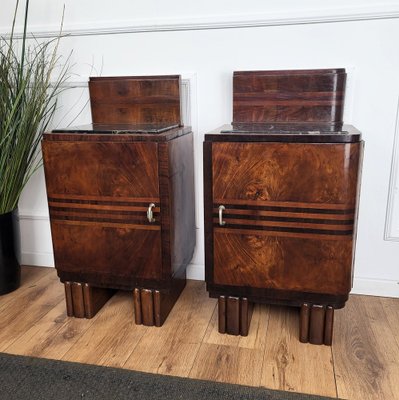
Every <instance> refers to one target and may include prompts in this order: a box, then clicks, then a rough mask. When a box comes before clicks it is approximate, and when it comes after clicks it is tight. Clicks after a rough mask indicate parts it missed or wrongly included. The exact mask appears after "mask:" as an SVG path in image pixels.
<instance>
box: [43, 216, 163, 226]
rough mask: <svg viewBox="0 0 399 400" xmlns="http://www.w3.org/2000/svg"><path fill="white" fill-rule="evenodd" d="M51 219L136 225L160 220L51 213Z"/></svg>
mask: <svg viewBox="0 0 399 400" xmlns="http://www.w3.org/2000/svg"><path fill="white" fill-rule="evenodd" d="M51 220H58V221H59V220H63V221H87V222H89V221H90V222H110V223H118V224H134V225H136V224H138V225H159V224H160V222H159V221H156V220H155V222H152V223H151V224H150V223H149V222H148V221H142V220H139V219H137V218H126V219H124V220H121V219H118V218H99V217H94V218H92V217H86V216H80V215H79V216H73V215H51Z"/></svg>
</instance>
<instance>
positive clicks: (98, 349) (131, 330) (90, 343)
mask: <svg viewBox="0 0 399 400" xmlns="http://www.w3.org/2000/svg"><path fill="white" fill-rule="evenodd" d="M132 308H133V306H132V302H131V295H130V293H129V292H118V293H117V294H116V295H115V296H113V297H112V298H111V299H110V301H109V302H107V304H106V305H105V306H104V307H103V309H102V310H101V312H99V313H98V314H97V315H96V316H95V317H94V318H93V319H92V320H89V321H91V325H90V329H87V330H86V331H84V332H82V334H81V335H80V337H79V340H77V341H76V342H75V343H73V345H72V346H71V347H70V348H69V349H68V351H67V352H66V353H65V354H64V355H63V356H62V359H63V360H65V361H75V362H81V363H92V364H93V363H94V364H98V365H107V366H114V367H122V366H123V365H124V363H125V362H126V360H127V359H128V358H129V356H130V354H131V353H132V351H133V350H134V348H135V346H136V345H137V343H138V342H139V340H140V339H141V338H142V337H143V335H145V333H146V332H147V329H148V328H147V327H145V326H143V325H136V324H135V323H134V320H133V318H131V313H132Z"/></svg>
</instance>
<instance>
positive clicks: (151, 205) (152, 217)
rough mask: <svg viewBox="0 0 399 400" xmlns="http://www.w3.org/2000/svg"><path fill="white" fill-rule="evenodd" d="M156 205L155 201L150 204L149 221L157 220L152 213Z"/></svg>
mask: <svg viewBox="0 0 399 400" xmlns="http://www.w3.org/2000/svg"><path fill="white" fill-rule="evenodd" d="M154 207H155V204H154V203H151V204H150V205H149V206H148V210H147V219H148V222H155V218H154V215H153V214H152V209H153V208H154Z"/></svg>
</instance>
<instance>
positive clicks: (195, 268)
mask: <svg viewBox="0 0 399 400" xmlns="http://www.w3.org/2000/svg"><path fill="white" fill-rule="evenodd" d="M187 279H193V280H195V281H204V280H205V266H204V265H200V264H189V265H188V266H187Z"/></svg>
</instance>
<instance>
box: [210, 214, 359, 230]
mask: <svg viewBox="0 0 399 400" xmlns="http://www.w3.org/2000/svg"><path fill="white" fill-rule="evenodd" d="M223 220H224V221H225V222H226V225H229V226H230V225H247V224H250V225H252V226H257V227H268V226H275V227H282V228H284V227H287V228H298V229H300V228H303V229H313V228H314V229H319V230H323V231H324V230H337V231H348V230H351V229H353V225H352V224H345V225H336V224H317V223H316V224H314V223H311V222H289V221H259V220H239V219H231V218H226V217H224V218H223ZM213 222H214V223H216V224H217V223H218V222H219V219H218V218H214V219H213Z"/></svg>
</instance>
